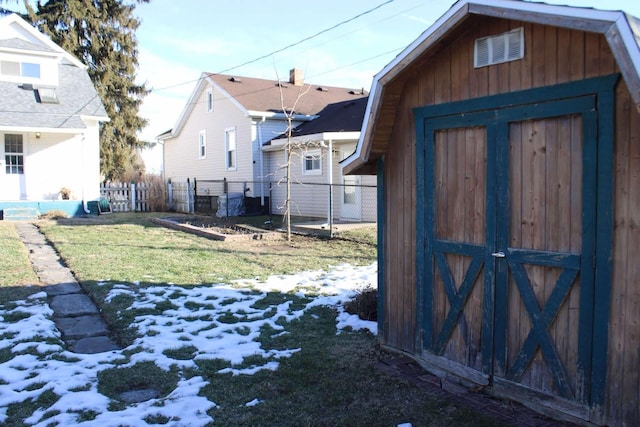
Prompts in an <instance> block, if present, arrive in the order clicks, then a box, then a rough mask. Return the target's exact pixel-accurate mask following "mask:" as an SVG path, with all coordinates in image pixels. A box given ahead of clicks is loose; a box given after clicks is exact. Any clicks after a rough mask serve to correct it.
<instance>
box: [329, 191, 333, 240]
mask: <svg viewBox="0 0 640 427" xmlns="http://www.w3.org/2000/svg"><path fill="white" fill-rule="evenodd" d="M329 238H330V239H333V184H329Z"/></svg>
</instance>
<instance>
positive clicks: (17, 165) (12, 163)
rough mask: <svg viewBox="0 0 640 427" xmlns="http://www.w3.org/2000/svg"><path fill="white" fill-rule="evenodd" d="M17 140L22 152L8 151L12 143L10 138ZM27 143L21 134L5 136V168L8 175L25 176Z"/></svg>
mask: <svg viewBox="0 0 640 427" xmlns="http://www.w3.org/2000/svg"><path fill="white" fill-rule="evenodd" d="M8 137H11V138H14V137H15V138H16V141H12V142H15V143H16V144H19V145H20V151H15V150H8V148H9V144H11V142H10V141H9V140H8V139H9V138H8ZM24 144H25V141H24V136H23V135H22V134H19V133H17V134H16V133H5V134H4V136H3V143H2V145H3V151H4V166H5V171H4V173H5V174H6V175H24V160H25V155H24V152H25V145H24Z"/></svg>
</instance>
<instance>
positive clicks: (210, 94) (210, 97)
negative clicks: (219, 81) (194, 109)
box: [206, 89, 213, 112]
mask: <svg viewBox="0 0 640 427" xmlns="http://www.w3.org/2000/svg"><path fill="white" fill-rule="evenodd" d="M206 104H207V112H210V111H213V90H212V89H209V90H207V94H206Z"/></svg>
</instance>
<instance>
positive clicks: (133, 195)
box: [129, 182, 136, 212]
mask: <svg viewBox="0 0 640 427" xmlns="http://www.w3.org/2000/svg"><path fill="white" fill-rule="evenodd" d="M129 196H130V198H131V210H132V211H133V212H135V211H136V184H134V183H133V182H132V183H131V187H129Z"/></svg>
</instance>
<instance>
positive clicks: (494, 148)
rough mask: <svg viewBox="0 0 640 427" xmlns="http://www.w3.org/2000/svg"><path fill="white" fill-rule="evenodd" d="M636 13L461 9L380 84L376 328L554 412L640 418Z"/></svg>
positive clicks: (367, 139)
mask: <svg viewBox="0 0 640 427" xmlns="http://www.w3.org/2000/svg"><path fill="white" fill-rule="evenodd" d="M639 43H640V21H639V20H638V19H636V18H634V17H632V16H629V15H628V14H625V13H624V12H619V11H603V10H595V9H586V8H575V7H568V6H555V5H549V4H545V3H530V2H523V1H512V0H482V1H477V2H476V1H466V0H463V1H459V2H458V3H456V4H455V5H454V6H453V7H452V8H451V9H450V10H449V11H448V12H447V13H446V14H445V15H444V16H442V17H441V18H440V19H439V20H437V21H436V22H435V24H434V25H433V26H431V27H430V28H429V29H427V30H426V31H425V32H424V33H423V34H422V35H421V36H420V37H419V38H418V39H417V40H415V41H414V42H413V43H412V44H411V45H410V46H408V47H407V48H406V49H405V50H404V51H403V52H402V53H401V54H400V55H399V56H398V57H396V59H394V61H393V62H391V63H390V64H389V65H388V66H386V67H385V68H384V69H383V70H382V71H381V72H380V73H378V74H377V75H376V76H375V78H374V83H373V87H372V90H371V95H370V97H369V101H368V106H367V111H366V114H365V122H364V124H363V130H362V134H361V137H360V140H359V142H358V147H357V150H356V152H355V153H354V154H353V155H352V156H351V157H350V158H348V159H347V160H346V161H345V162H344V163H343V171H344V173H346V174H376V175H377V176H378V184H379V185H378V191H379V198H378V201H379V202H378V203H379V213H378V215H379V222H378V223H379V243H378V244H379V305H380V307H379V323H380V324H379V330H380V332H379V334H380V340H381V343H382V344H383V346H385V347H386V348H388V349H394V350H396V351H399V352H402V353H404V354H408V355H410V356H412V357H413V358H415V359H416V360H417V361H419V362H420V363H421V364H422V365H423V366H424V367H426V368H427V369H429V370H431V371H432V372H434V373H436V374H437V375H441V376H446V377H449V378H452V379H456V380H458V381H461V382H462V383H464V384H467V385H470V386H472V385H473V386H476V387H477V386H481V387H484V388H485V390H486V391H487V392H490V393H493V394H495V395H498V396H502V397H507V398H510V399H515V400H518V401H521V402H523V403H525V404H526V405H528V406H531V407H534V408H535V409H537V410H539V411H542V412H545V413H546V414H548V415H552V416H554V417H558V418H562V419H566V420H570V421H574V422H580V423H583V424H596V425H604V424H607V425H616V426H638V425H640V113H639V105H640V49H639V46H638V44H639Z"/></svg>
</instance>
